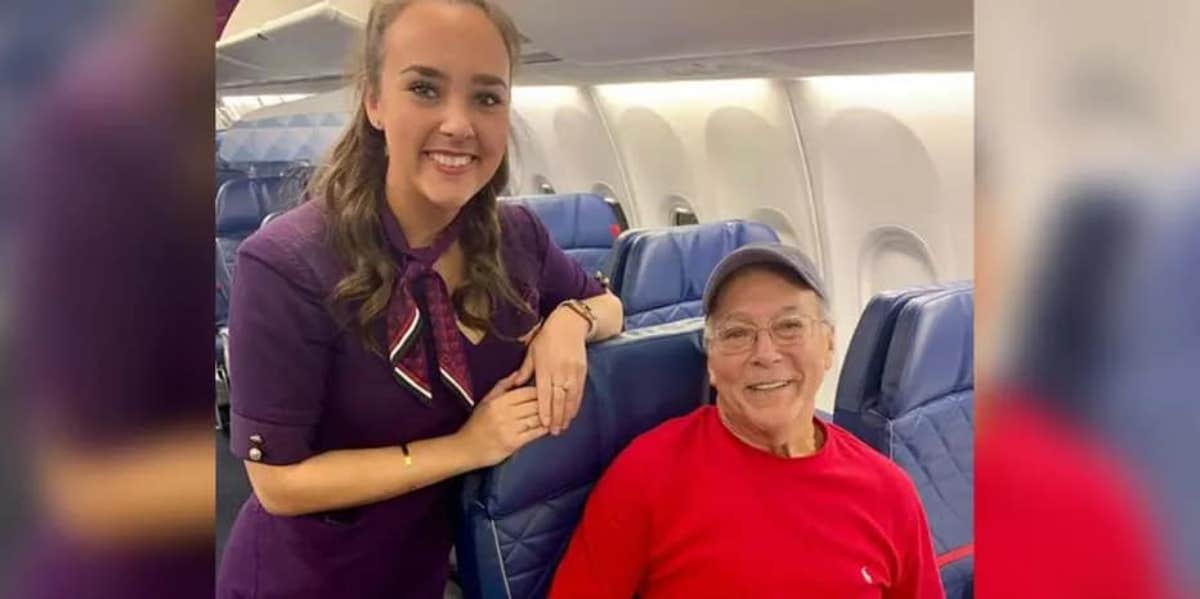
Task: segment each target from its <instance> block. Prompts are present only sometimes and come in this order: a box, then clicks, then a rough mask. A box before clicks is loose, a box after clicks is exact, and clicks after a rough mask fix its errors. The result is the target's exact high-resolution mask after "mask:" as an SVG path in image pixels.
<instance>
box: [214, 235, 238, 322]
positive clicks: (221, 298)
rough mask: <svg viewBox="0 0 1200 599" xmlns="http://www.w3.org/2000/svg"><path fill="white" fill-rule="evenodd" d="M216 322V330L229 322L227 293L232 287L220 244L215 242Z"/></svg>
mask: <svg viewBox="0 0 1200 599" xmlns="http://www.w3.org/2000/svg"><path fill="white" fill-rule="evenodd" d="M214 245H215V246H216V269H217V274H216V283H217V285H216V287H217V299H216V304H217V305H216V322H217V328H218V329H219V328H221V327H223V326H225V325H226V324H228V322H229V293H230V292H231V291H233V285H232V282H231V280H230V278H229V269H228V268H227V267H226V266H225V256H223V255H222V252H221V243H220V242H216V243H215V244H214Z"/></svg>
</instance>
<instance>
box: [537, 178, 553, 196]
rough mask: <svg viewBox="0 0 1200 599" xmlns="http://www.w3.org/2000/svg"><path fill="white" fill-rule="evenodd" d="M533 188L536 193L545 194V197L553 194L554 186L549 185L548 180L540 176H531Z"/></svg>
mask: <svg viewBox="0 0 1200 599" xmlns="http://www.w3.org/2000/svg"><path fill="white" fill-rule="evenodd" d="M533 188H534V189H536V190H537V191H538V193H543V194H547V195H550V194H554V193H555V191H554V185H553V184H551V183H550V180H549V179H547V178H545V177H543V176H541V175H534V176H533Z"/></svg>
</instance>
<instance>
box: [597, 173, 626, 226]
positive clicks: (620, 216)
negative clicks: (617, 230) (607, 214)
mask: <svg viewBox="0 0 1200 599" xmlns="http://www.w3.org/2000/svg"><path fill="white" fill-rule="evenodd" d="M592 193H594V194H596V195H598V196H600V197H602V198H604V201H605V202H606V203H608V205H609V206H612V209H613V212H614V213H615V214H616V215H617V224H619V225H620V226H621V230H622V231H624V230H626V229H628V228H629V219H628V218H627V217H626V216H625V207H624V206H622V205H621V200H618V199H617V192H615V191H613V188H612V187H609V186H608V184H607V183H597V184H595V185H593V186H592Z"/></svg>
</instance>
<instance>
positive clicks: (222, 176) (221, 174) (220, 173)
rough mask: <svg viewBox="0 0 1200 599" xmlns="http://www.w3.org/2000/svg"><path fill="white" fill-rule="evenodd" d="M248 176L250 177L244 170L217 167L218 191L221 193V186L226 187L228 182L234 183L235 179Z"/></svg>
mask: <svg viewBox="0 0 1200 599" xmlns="http://www.w3.org/2000/svg"><path fill="white" fill-rule="evenodd" d="M246 176H248V175H247V173H246V171H244V170H241V169H236V168H230V167H227V166H217V168H216V184H217V186H216V189H217V190H218V191H220V189H221V186H222V185H224V184H225V182H226V181H232V180H234V179H241V178H244V177H246Z"/></svg>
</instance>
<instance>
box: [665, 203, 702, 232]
mask: <svg viewBox="0 0 1200 599" xmlns="http://www.w3.org/2000/svg"><path fill="white" fill-rule="evenodd" d="M696 224H700V219H698V218H696V213H695V212H692V211H691V210H689V209H687V208H683V207H677V208H674V209H672V210H671V226H672V227H678V226H682V225H696Z"/></svg>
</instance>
